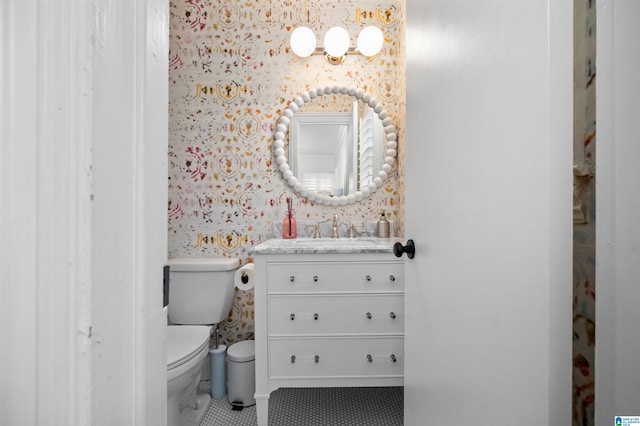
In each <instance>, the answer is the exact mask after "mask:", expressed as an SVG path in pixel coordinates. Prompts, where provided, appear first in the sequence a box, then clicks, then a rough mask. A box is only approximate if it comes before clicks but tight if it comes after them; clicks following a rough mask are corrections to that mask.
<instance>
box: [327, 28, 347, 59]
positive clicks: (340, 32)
mask: <svg viewBox="0 0 640 426" xmlns="http://www.w3.org/2000/svg"><path fill="white" fill-rule="evenodd" d="M350 43H351V38H350V37H349V33H348V32H347V30H345V29H344V28H342V27H332V28H329V31H327V33H326V34H325V35H324V50H325V51H326V52H327V53H328V54H329V55H330V56H332V57H334V58H339V57H341V56H344V55H345V54H346V53H347V50H349V44H350Z"/></svg>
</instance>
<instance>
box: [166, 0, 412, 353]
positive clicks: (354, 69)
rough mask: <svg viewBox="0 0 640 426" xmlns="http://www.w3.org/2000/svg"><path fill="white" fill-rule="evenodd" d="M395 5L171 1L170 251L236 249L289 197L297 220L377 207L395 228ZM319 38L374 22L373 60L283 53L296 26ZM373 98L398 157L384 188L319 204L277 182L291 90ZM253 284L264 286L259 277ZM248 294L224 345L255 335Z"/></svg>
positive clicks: (266, 232) (248, 243)
mask: <svg viewBox="0 0 640 426" xmlns="http://www.w3.org/2000/svg"><path fill="white" fill-rule="evenodd" d="M404 22H405V19H404V2H403V1H391V0H383V1H366V0H365V1H356V0H330V1H329V0H313V1H310V0H303V1H299V0H284V1H283V0H253V1H247V0H244V1H242V0H172V1H171V2H170V70H169V183H168V185H169V200H168V234H169V237H168V238H169V241H168V246H169V253H168V255H169V257H170V258H175V257H237V258H239V259H240V260H241V263H243V264H244V263H247V262H251V260H252V259H250V258H249V256H248V250H249V249H250V248H251V247H253V246H254V245H256V244H258V243H260V242H262V241H265V240H266V239H268V238H270V237H271V229H272V223H273V222H274V221H280V220H282V217H283V216H284V212H285V210H286V203H285V200H286V198H287V197H292V198H293V200H294V209H295V214H296V217H297V218H298V220H299V221H309V222H315V221H320V220H326V219H329V218H331V217H332V215H333V214H334V213H337V214H338V215H339V217H340V218H341V220H345V221H351V220H353V221H354V222H358V221H370V220H375V219H376V218H377V216H378V215H379V212H380V211H385V212H386V213H387V215H388V216H390V218H391V219H393V220H395V224H396V229H395V234H396V235H401V234H402V233H403V221H402V219H403V210H402V206H403V205H404V199H403V191H402V188H403V186H404V184H403V182H402V180H403V171H402V151H403V149H402V148H403V145H404V141H403V135H404V111H405V86H404V84H405V79H404V72H405V71H404V69H405V64H404V44H403V43H404ZM301 25H304V26H308V27H310V28H311V29H313V30H314V31H315V32H316V34H317V35H318V41H319V44H322V37H323V35H324V33H325V32H326V30H328V29H329V28H330V27H332V26H335V25H340V26H342V27H344V28H345V29H347V30H348V31H349V34H350V35H351V38H352V44H355V36H356V34H357V33H358V31H359V30H360V29H361V28H363V27H365V26H367V25H376V26H378V27H379V28H380V29H382V31H383V33H384V37H385V42H384V46H383V50H382V52H381V53H380V54H378V55H377V56H375V57H374V58H372V59H367V58H365V57H363V56H361V55H350V56H348V57H347V59H346V60H345V62H344V63H343V64H341V65H330V64H328V63H327V62H326V61H325V60H324V58H323V57H322V56H312V57H309V58H304V59H301V58H298V57H296V56H295V55H294V54H293V53H292V52H291V51H290V49H289V46H288V43H289V37H290V35H291V32H292V31H293V29H295V28H296V27H297V26H301ZM334 85H341V86H351V87H357V88H360V89H362V90H364V91H365V92H366V93H369V94H371V95H372V96H373V97H375V98H376V99H377V100H378V101H379V102H381V103H382V104H383V105H384V106H385V109H386V110H387V111H388V112H389V116H390V117H391V118H392V119H393V120H394V122H395V124H396V126H397V128H398V133H399V148H398V152H399V158H398V161H397V162H396V163H395V165H394V171H393V172H392V173H391V175H390V178H389V179H388V180H387V181H386V184H385V185H384V186H383V187H382V188H380V189H379V190H378V191H377V192H376V193H374V194H373V196H371V197H370V198H368V199H367V200H366V201H364V202H360V203H357V204H355V205H351V206H343V207H327V206H318V205H314V204H313V203H310V202H308V201H306V200H304V199H301V198H299V197H297V196H296V194H295V193H293V192H292V191H291V190H290V189H289V187H288V186H287V185H286V183H285V182H284V181H283V180H282V179H281V177H280V174H279V171H278V170H277V168H276V167H275V166H274V164H273V162H272V159H273V155H272V150H271V143H272V140H273V134H274V130H275V123H276V121H277V119H278V117H279V116H280V114H281V113H282V111H283V110H284V109H285V108H286V107H287V105H288V103H289V102H291V100H293V98H294V97H295V96H297V95H299V94H300V93H302V92H305V91H308V90H309V89H311V88H315V87H319V86H334ZM256 285H261V283H256ZM253 321H254V318H253V292H251V291H250V292H237V293H236V297H235V301H234V304H233V308H232V311H231V313H230V314H229V317H228V319H227V321H226V322H225V323H224V324H222V325H221V326H222V329H221V332H222V340H223V342H224V343H226V344H230V343H233V342H235V341H238V340H244V339H247V338H252V337H253Z"/></svg>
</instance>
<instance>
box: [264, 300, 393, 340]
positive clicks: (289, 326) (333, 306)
mask: <svg viewBox="0 0 640 426" xmlns="http://www.w3.org/2000/svg"><path fill="white" fill-rule="evenodd" d="M268 303H269V308H268V310H269V335H270V336H272V335H317V334H350V333H351V334H355V333H357V334H362V333H371V334H376V333H380V334H390V333H400V334H402V333H403V331H404V296H403V295H401V294H364V295H363V294H336V295H313V296H308V295H277V296H269V302H268Z"/></svg>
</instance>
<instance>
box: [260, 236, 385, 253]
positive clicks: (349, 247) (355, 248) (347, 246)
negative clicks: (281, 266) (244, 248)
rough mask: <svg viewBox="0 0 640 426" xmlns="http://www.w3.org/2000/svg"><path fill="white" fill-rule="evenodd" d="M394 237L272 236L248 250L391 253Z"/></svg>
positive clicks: (261, 251) (267, 251)
mask: <svg viewBox="0 0 640 426" xmlns="http://www.w3.org/2000/svg"><path fill="white" fill-rule="evenodd" d="M396 241H397V240H396V239H394V238H377V237H358V238H294V239H283V238H273V239H270V240H267V241H265V242H264V243H261V244H258V245H257V246H255V247H253V248H252V249H251V250H249V253H250V254H293V253H303V254H312V253H393V244H394V243H395V242H396Z"/></svg>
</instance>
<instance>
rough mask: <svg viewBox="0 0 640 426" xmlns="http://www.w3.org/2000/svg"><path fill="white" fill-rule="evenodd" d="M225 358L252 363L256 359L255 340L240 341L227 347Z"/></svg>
mask: <svg viewBox="0 0 640 426" xmlns="http://www.w3.org/2000/svg"><path fill="white" fill-rule="evenodd" d="M227 357H228V358H229V360H231V361H236V362H247V361H253V360H254V359H255V358H256V342H255V340H242V341H240V342H236V343H234V344H233V345H231V346H229V349H227Z"/></svg>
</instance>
